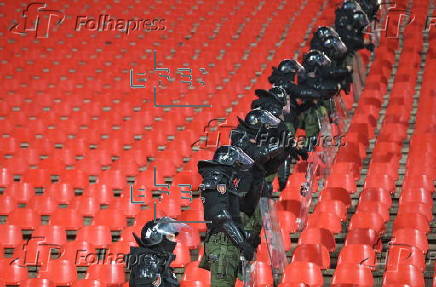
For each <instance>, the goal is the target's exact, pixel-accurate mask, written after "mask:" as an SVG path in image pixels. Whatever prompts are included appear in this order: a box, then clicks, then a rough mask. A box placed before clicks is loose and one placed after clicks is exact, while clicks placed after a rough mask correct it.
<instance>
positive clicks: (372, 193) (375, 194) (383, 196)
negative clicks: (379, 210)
mask: <svg viewBox="0 0 436 287" xmlns="http://www.w3.org/2000/svg"><path fill="white" fill-rule="evenodd" d="M362 201H378V202H380V203H382V204H384V205H386V207H387V208H390V207H391V206H392V198H391V194H390V193H389V191H387V190H385V189H383V188H372V187H371V188H364V189H363V191H362V192H361V193H360V197H359V202H362Z"/></svg>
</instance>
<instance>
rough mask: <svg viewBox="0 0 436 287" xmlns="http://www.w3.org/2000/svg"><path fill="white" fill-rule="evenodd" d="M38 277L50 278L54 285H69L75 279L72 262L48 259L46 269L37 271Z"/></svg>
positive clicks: (75, 274) (74, 269)
mask: <svg viewBox="0 0 436 287" xmlns="http://www.w3.org/2000/svg"><path fill="white" fill-rule="evenodd" d="M38 278H50V281H53V282H54V283H55V284H56V285H61V286H71V285H72V284H73V282H74V281H76V280H77V273H76V268H75V266H74V262H72V261H69V260H64V259H57V260H50V261H49V262H48V264H47V267H46V270H42V271H40V272H39V275H38Z"/></svg>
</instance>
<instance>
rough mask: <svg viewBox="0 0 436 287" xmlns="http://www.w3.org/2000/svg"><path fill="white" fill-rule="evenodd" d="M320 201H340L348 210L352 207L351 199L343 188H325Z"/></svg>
mask: <svg viewBox="0 0 436 287" xmlns="http://www.w3.org/2000/svg"><path fill="white" fill-rule="evenodd" d="M319 200H320V201H324V200H339V201H341V202H342V203H343V204H344V205H345V206H346V207H347V208H348V207H349V206H350V205H351V198H350V195H349V194H348V192H347V190H346V189H345V188H341V187H330V188H325V189H324V190H323V191H322V192H321V195H320V199H319Z"/></svg>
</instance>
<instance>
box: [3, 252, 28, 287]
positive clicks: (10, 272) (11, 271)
mask: <svg viewBox="0 0 436 287" xmlns="http://www.w3.org/2000/svg"><path fill="white" fill-rule="evenodd" d="M0 274H1V279H0V280H1V281H3V282H4V283H5V284H6V286H7V285H19V284H20V282H21V281H23V280H26V279H28V274H27V268H26V267H25V266H22V265H21V264H20V263H19V261H18V260H11V258H7V259H0Z"/></svg>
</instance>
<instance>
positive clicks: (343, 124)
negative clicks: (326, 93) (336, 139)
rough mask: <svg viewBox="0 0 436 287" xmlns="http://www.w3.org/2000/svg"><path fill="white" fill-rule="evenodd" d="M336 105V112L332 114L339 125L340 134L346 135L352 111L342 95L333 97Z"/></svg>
mask: <svg viewBox="0 0 436 287" xmlns="http://www.w3.org/2000/svg"><path fill="white" fill-rule="evenodd" d="M333 101H334V105H335V109H334V110H335V112H334V114H333V116H332V119H333V122H334V123H335V124H336V125H337V127H338V130H339V134H341V135H345V133H346V132H347V130H348V128H349V127H350V123H351V113H350V111H349V110H348V109H347V107H346V105H345V103H344V100H343V99H342V97H341V95H337V96H335V97H334V98H333Z"/></svg>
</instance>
